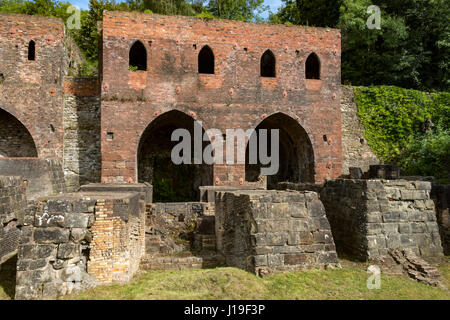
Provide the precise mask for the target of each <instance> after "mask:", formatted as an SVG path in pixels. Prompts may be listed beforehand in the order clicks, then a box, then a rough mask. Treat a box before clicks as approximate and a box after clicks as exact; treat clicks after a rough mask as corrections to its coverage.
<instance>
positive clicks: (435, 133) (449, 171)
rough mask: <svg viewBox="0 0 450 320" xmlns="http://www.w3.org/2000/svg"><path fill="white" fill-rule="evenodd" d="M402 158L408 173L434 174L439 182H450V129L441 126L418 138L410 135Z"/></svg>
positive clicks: (403, 165)
mask: <svg viewBox="0 0 450 320" xmlns="http://www.w3.org/2000/svg"><path fill="white" fill-rule="evenodd" d="M401 160H402V168H403V169H404V171H405V173H406V174H409V175H422V176H434V177H435V178H436V179H437V181H438V182H441V183H450V129H446V130H445V129H443V128H441V127H440V126H439V127H437V129H436V130H427V132H426V133H425V134H424V135H423V136H422V137H419V138H417V139H415V138H413V137H410V140H409V143H408V145H407V147H406V151H405V153H404V154H403V157H402V159H401Z"/></svg>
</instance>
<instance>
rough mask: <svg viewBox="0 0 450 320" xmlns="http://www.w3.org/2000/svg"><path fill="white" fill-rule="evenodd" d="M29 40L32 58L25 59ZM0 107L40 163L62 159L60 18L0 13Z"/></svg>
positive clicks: (64, 57) (64, 56) (63, 65)
mask: <svg viewBox="0 0 450 320" xmlns="http://www.w3.org/2000/svg"><path fill="white" fill-rule="evenodd" d="M30 41H34V43H35V59H34V60H29V59H28V49H29V43H30ZM0 57H1V59H0V74H1V75H0V78H1V81H0V108H1V109H3V110H5V111H7V112H8V113H9V114H11V115H12V116H14V117H15V118H16V119H18V120H19V121H20V122H21V123H22V124H23V125H24V126H25V127H26V128H27V130H28V131H29V132H30V134H31V136H32V138H33V140H34V143H35V144H36V148H37V155H38V156H39V157H42V158H57V159H59V160H61V159H62V154H63V150H62V143H63V126H62V98H63V90H62V80H63V76H64V75H65V74H66V72H67V70H66V65H67V54H66V51H65V47H64V23H63V21H62V20H61V19H56V18H49V17H39V16H27V15H19V14H4V13H2V14H0Z"/></svg>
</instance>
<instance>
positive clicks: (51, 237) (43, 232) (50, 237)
mask: <svg viewBox="0 0 450 320" xmlns="http://www.w3.org/2000/svg"><path fill="white" fill-rule="evenodd" d="M69 234H70V231H69V230H68V229H62V228H36V230H34V241H36V242H37V243H64V242H68V241H69Z"/></svg>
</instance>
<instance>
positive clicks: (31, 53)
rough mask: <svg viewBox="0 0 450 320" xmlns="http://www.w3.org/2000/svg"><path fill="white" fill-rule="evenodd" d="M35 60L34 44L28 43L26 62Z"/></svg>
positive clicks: (32, 42)
mask: <svg viewBox="0 0 450 320" xmlns="http://www.w3.org/2000/svg"><path fill="white" fill-rule="evenodd" d="M35 59H36V44H35V43H34V41H33V40H31V41H30V42H29V43H28V60H35Z"/></svg>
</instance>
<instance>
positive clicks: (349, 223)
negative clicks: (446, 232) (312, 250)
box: [320, 179, 442, 260]
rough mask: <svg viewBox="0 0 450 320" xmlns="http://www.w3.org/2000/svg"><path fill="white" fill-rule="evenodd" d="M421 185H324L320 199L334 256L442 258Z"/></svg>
mask: <svg viewBox="0 0 450 320" xmlns="http://www.w3.org/2000/svg"><path fill="white" fill-rule="evenodd" d="M430 190H431V184H430V182H426V181H406V180H352V179H337V180H331V181H327V182H326V183H325V186H324V188H323V190H322V192H321V195H320V199H321V200H322V202H323V204H324V206H325V208H326V213H327V217H328V220H329V221H330V225H331V230H332V232H333V237H334V240H335V243H336V247H337V249H338V252H339V251H340V252H343V253H346V254H347V255H349V256H350V257H352V258H355V259H360V260H373V259H377V258H379V257H384V256H387V255H388V250H390V249H403V248H407V249H411V250H412V251H413V252H414V253H416V254H417V255H422V256H435V255H442V246H441V239H440V236H439V229H438V225H437V223H436V214H435V206H434V203H433V201H432V200H431V199H430Z"/></svg>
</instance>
